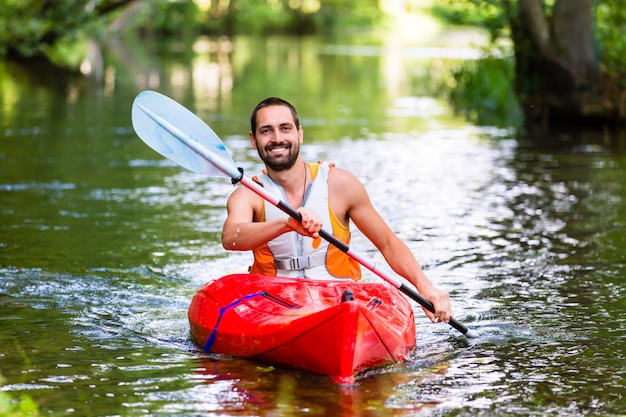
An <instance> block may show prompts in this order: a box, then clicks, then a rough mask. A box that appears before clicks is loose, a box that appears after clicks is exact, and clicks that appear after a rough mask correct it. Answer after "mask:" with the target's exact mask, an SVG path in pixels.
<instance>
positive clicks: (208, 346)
mask: <svg viewBox="0 0 626 417" xmlns="http://www.w3.org/2000/svg"><path fill="white" fill-rule="evenodd" d="M259 295H261V296H265V291H263V292H258V293H255V294H248V295H246V296H245V297H243V298H240V299H239V300H235V301H233V302H232V303H230V304H228V305H227V306H226V307H222V308H220V315H219V316H217V322H216V323H215V327H214V328H213V332H211V336H209V340H207V341H206V344H205V345H204V350H205V351H206V352H210V351H211V348H212V347H213V343H215V338H216V337H217V328H218V327H219V325H220V321H221V320H222V316H223V315H224V313H225V312H226V310H229V309H231V308H233V307H234V306H236V305H237V304H239V303H241V302H242V301H245V300H247V299H248V298H252V297H258V296H259Z"/></svg>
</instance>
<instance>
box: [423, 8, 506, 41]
mask: <svg viewBox="0 0 626 417" xmlns="http://www.w3.org/2000/svg"><path fill="white" fill-rule="evenodd" d="M501 3H502V2H501V1H500V0H443V1H438V2H436V4H434V5H433V6H432V8H431V12H432V14H433V15H434V16H435V17H438V18H440V19H441V20H443V21H444V22H448V23H451V24H454V25H467V26H479V27H482V28H485V29H487V30H488V31H489V34H490V35H491V39H492V41H494V42H495V41H496V40H498V39H499V38H501V37H503V36H507V33H508V21H507V19H506V15H505V14H504V12H503V9H502V5H501Z"/></svg>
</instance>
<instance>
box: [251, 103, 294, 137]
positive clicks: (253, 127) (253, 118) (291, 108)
mask: <svg viewBox="0 0 626 417" xmlns="http://www.w3.org/2000/svg"><path fill="white" fill-rule="evenodd" d="M270 106H285V107H287V108H288V109H289V111H291V115H292V116H293V120H294V121H295V122H296V129H297V128H299V127H300V120H298V112H297V111H296V108H295V107H294V106H292V105H291V103H289V102H288V101H286V100H283V99H282V98H278V97H269V98H266V99H265V100H263V101H262V102H260V103H259V104H257V105H256V107H255V108H254V110H252V115H250V130H251V131H252V135H253V136H255V137H256V114H257V113H258V112H259V110H261V109H262V108H264V107H270Z"/></svg>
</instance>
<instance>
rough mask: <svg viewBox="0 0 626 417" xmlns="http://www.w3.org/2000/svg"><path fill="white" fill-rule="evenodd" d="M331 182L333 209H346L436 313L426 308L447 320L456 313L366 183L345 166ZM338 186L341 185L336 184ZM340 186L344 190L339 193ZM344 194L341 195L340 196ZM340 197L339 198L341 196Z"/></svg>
mask: <svg viewBox="0 0 626 417" xmlns="http://www.w3.org/2000/svg"><path fill="white" fill-rule="evenodd" d="M332 175H333V177H334V178H333V181H332V183H331V187H332V190H333V191H332V196H333V199H334V200H335V199H338V200H340V201H337V202H335V201H333V203H332V204H333V210H339V211H335V213H344V212H345V213H346V214H347V216H348V217H349V218H350V219H352V221H353V222H354V224H355V225H356V227H358V228H359V230H360V231H361V232H362V233H363V234H364V235H365V236H366V237H367V238H368V239H369V240H370V241H371V242H372V243H373V244H374V245H375V246H376V247H377V248H378V250H379V251H380V252H381V253H382V254H383V256H384V257H385V260H386V261H387V263H388V264H389V266H390V267H391V268H392V269H393V270H394V271H395V272H396V273H397V274H398V275H400V276H402V277H404V278H406V279H407V280H408V281H409V282H410V283H411V284H413V285H414V286H415V288H416V289H417V291H418V292H419V293H420V294H422V295H423V296H424V297H425V298H426V299H428V300H429V301H431V302H432V303H433V305H434V307H435V314H433V313H431V312H429V311H428V310H426V309H424V312H425V313H426V315H427V316H428V317H429V318H430V319H431V320H432V321H445V322H446V323H447V322H448V321H449V320H450V317H451V316H452V307H451V306H450V296H449V295H448V293H446V292H445V291H441V290H439V289H437V288H436V287H435V286H434V285H433V283H432V282H431V281H430V280H429V279H428V278H427V277H426V275H425V274H424V272H423V271H422V268H421V266H420V264H419V262H418V261H417V259H416V258H415V256H414V255H413V253H412V252H411V250H410V249H409V248H408V247H407V246H406V244H405V243H404V242H403V241H402V240H400V239H399V238H398V237H397V236H396V234H395V233H394V232H393V231H392V230H391V228H390V227H389V226H388V225H387V223H386V222H385V221H384V220H383V218H382V217H381V216H380V214H379V213H378V212H377V211H376V209H375V208H374V206H373V205H372V203H371V201H370V199H369V196H368V195H367V191H366V190H365V187H363V184H361V182H360V181H359V180H358V179H357V178H356V177H355V176H354V175H352V174H350V173H349V172H347V171H345V170H341V169H336V168H335V169H333V171H332ZM335 187H337V188H335ZM337 190H341V192H340V193H337ZM339 196H341V197H339ZM338 197H339V198H338Z"/></svg>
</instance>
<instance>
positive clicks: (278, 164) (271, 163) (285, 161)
mask: <svg viewBox="0 0 626 417" xmlns="http://www.w3.org/2000/svg"><path fill="white" fill-rule="evenodd" d="M278 146H281V147H287V149H288V153H287V155H280V156H274V155H272V153H271V152H270V151H271V149H272V148H276V147H278ZM258 152H259V157H261V160H262V161H263V162H264V163H265V165H267V167H268V168H270V169H272V170H274V171H285V170H288V169H290V168H291V167H292V166H294V165H295V163H296V160H297V159H298V154H299V153H300V144H299V143H296V144H295V145H293V146H289V144H287V143H280V144H273V145H271V146H266V147H265V148H264V149H261V148H258Z"/></svg>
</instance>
